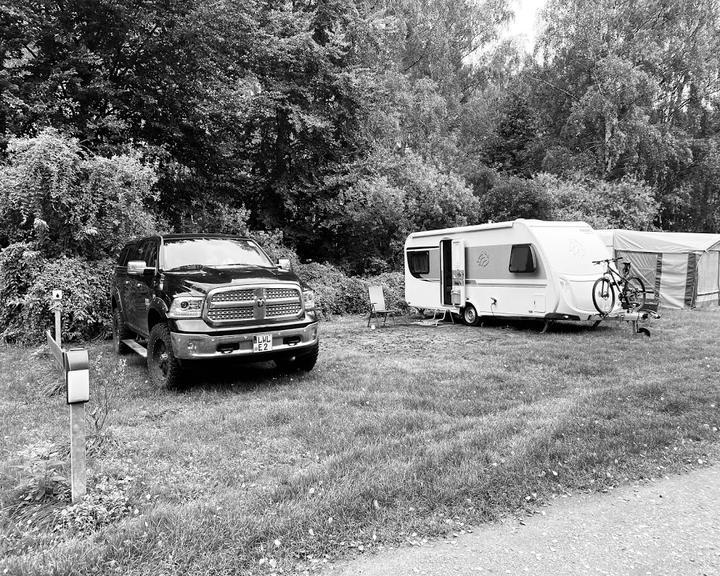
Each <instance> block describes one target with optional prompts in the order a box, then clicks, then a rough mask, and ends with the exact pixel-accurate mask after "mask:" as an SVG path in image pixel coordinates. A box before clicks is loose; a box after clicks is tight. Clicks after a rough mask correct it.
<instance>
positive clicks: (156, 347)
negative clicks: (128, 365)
mask: <svg viewBox="0 0 720 576" xmlns="http://www.w3.org/2000/svg"><path fill="white" fill-rule="evenodd" d="M147 368H148V376H150V381H151V382H152V383H153V385H154V386H155V387H157V388H160V389H171V388H177V387H179V386H180V383H181V377H182V366H181V364H180V361H179V360H178V359H177V358H175V354H174V353H173V349H172V338H171V337H170V329H169V328H168V326H167V324H164V323H159V324H155V326H153V327H152V330H150V337H149V338H148V344H147Z"/></svg>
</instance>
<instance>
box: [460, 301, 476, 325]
mask: <svg viewBox="0 0 720 576" xmlns="http://www.w3.org/2000/svg"><path fill="white" fill-rule="evenodd" d="M462 321H463V322H464V323H465V324H467V325H468V326H477V325H478V324H480V317H479V316H478V313H477V310H475V306H473V305H472V304H467V305H466V306H465V308H463V311H462Z"/></svg>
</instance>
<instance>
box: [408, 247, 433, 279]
mask: <svg viewBox="0 0 720 576" xmlns="http://www.w3.org/2000/svg"><path fill="white" fill-rule="evenodd" d="M407 258H408V268H409V269H410V274H412V275H413V276H415V277H418V276H420V275H421V274H428V273H429V272H430V252H429V251H428V250H416V251H413V252H408V253H407Z"/></svg>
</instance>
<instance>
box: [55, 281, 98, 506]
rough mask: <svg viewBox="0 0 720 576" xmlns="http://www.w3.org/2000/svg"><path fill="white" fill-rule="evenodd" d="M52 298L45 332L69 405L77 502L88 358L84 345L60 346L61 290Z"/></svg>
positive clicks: (81, 489)
mask: <svg viewBox="0 0 720 576" xmlns="http://www.w3.org/2000/svg"><path fill="white" fill-rule="evenodd" d="M52 300H53V303H52V308H53V311H54V312H55V338H53V337H52V335H51V334H50V331H49V330H48V331H47V332H46V336H47V342H48V346H49V347H50V351H51V352H52V354H53V356H54V357H55V361H56V362H57V364H58V366H59V367H60V369H61V370H62V371H63V373H64V375H65V392H66V400H67V403H68V405H69V406H70V488H71V491H72V501H73V502H78V501H80V500H82V498H83V496H85V492H86V471H85V402H87V401H88V400H90V362H89V360H88V353H87V350H85V349H81V348H73V349H71V350H63V349H62V345H61V333H62V327H61V316H62V290H53V291H52Z"/></svg>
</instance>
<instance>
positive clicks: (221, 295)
mask: <svg viewBox="0 0 720 576" xmlns="http://www.w3.org/2000/svg"><path fill="white" fill-rule="evenodd" d="M254 299H255V290H228V291H227V292H216V293H215V294H213V295H212V301H213V302H215V303H217V302H252V301H253V300H254Z"/></svg>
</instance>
